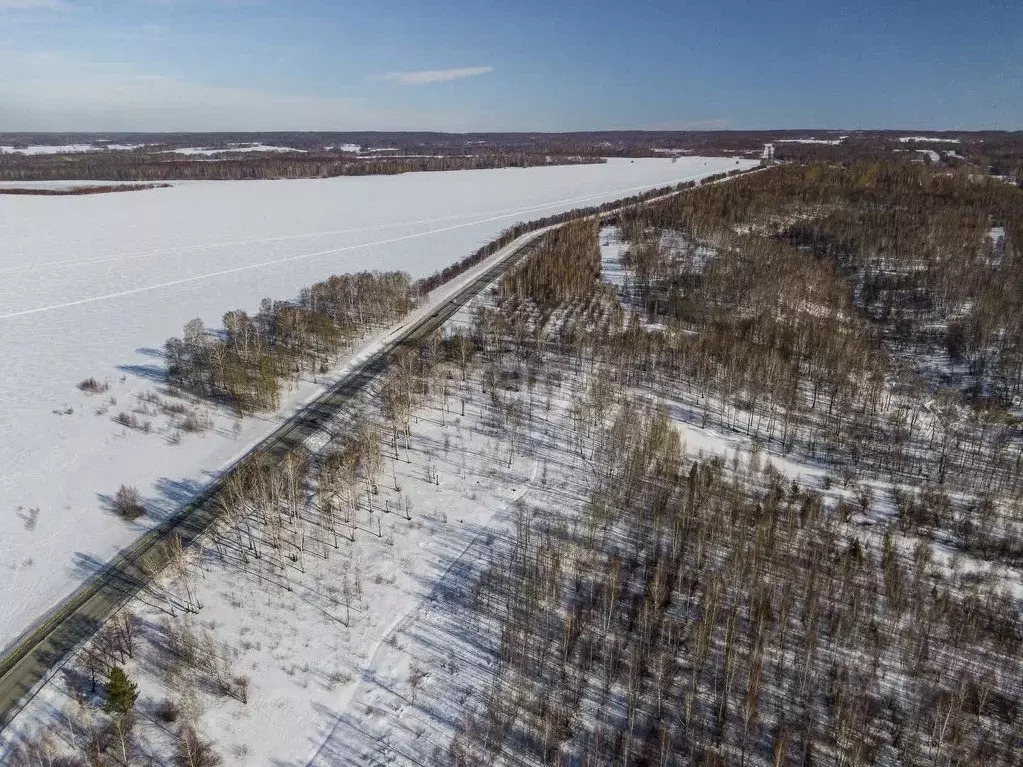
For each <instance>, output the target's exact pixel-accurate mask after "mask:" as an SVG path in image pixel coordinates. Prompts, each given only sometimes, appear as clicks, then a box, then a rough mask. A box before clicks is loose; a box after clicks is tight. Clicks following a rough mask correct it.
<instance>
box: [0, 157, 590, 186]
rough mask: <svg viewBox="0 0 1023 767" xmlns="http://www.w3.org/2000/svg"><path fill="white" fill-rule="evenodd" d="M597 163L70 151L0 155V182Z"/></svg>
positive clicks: (254, 177) (233, 177) (147, 179)
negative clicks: (222, 155)
mask: <svg viewBox="0 0 1023 767" xmlns="http://www.w3.org/2000/svg"><path fill="white" fill-rule="evenodd" d="M598 162H602V159H600V158H594V157H569V156H563V155H539V154H524V153H481V154H475V155H464V156H455V155H451V156H440V155H438V156H430V157H418V156H417V157H411V156H409V157H387V156H383V157H380V158H375V157H374V158H366V157H357V156H355V155H352V154H348V155H346V154H339V153H320V154H316V155H313V154H300V153H270V154H267V153H260V152H252V153H240V154H236V155H233V156H230V157H216V158H212V159H211V158H188V157H180V156H173V155H172V156H170V157H169V156H168V155H167V154H166V152H162V151H161V152H148V151H142V150H139V151H105V152H80V153H76V154H55V155H22V154H11V153H8V154H0V181H68V180H71V181H75V180H81V181H128V182H160V181H249V180H271V179H299V178H334V177H338V176H386V175H396V174H399V173H417V172H426V171H452V170H489V169H494V168H533V167H540V166H546V165H576V164H591V163H598Z"/></svg>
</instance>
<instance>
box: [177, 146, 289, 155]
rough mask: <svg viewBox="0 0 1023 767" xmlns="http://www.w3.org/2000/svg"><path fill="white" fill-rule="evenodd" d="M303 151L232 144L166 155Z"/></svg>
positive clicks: (286, 147)
mask: <svg viewBox="0 0 1023 767" xmlns="http://www.w3.org/2000/svg"><path fill="white" fill-rule="evenodd" d="M305 151H306V150H305V149H292V148H291V147H290V146H267V145H266V144H232V145H231V146H229V147H227V148H221V149H216V148H214V149H209V148H207V147H195V146H187V147H182V148H181V149H171V150H170V152H168V154H180V155H184V156H186V157H196V156H199V157H212V156H213V155H218V154H227V153H229V152H297V153H299V154H305Z"/></svg>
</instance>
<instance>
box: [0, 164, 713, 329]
mask: <svg viewBox="0 0 1023 767" xmlns="http://www.w3.org/2000/svg"><path fill="white" fill-rule="evenodd" d="M702 175H703V174H699V173H697V174H694V175H692V176H687V177H686V178H683V179H679V180H677V181H675V182H674V183H676V184H677V183H684V182H685V181H689V180H692V179H696V178H700V177H701V176H702ZM651 188H654V187H651V186H650V185H649V184H645V185H643V186H634V187H628V188H625V189H612V190H609V191H603V192H596V193H594V194H590V195H585V196H583V197H575V198H571V199H567V200H561V201H559V202H552V203H549V204H544V205H538V206H535V207H534V208H533V209H518V210H514V211H511V212H501V213H499V214H497V215H494V216H489V217H487V218H482V219H477V220H474V221H468V222H465V223H461V224H452V225H451V226H444V227H440V228H439V229H428V230H426V231H424V232H416V233H414V234H406V235H401V236H398V237H390V238H387V239H384V240H376V241H374V242H363V243H358V244H355V245H344V246H341V247H338V248H329V249H327V250H319V251H315V252H313V253H299V254H298V255H294V256H288V257H286V258H278V259H273V260H270V261H261V262H259V263H255V264H246V265H244V266H236V267H233V268H230V269H221V270H219V271H216V272H208V273H207V274H197V275H192V276H191V277H182V278H181V279H178V280H171V281H169V282H162V283H159V284H156V285H144V286H142V287H138V288H131V289H129V290H121V291H117V292H116V293H106V294H104V295H101V296H92V297H90V298H81V299H77V300H75V301H65V302H64V303H59V304H51V305H50V306H38V307H35V308H32V309H22V310H19V311H14V312H7V313H6V314H0V320H9V319H15V318H17V317H27V316H31V315H34V314H42V313H44V312H52V311H57V310H60V309H70V308H72V307H76V306H85V305H87V304H94V303H98V302H100V301H109V300H111V299H114V298H125V297H127V296H133V295H138V294H140V293H147V292H149V291H153V290H162V289H164V288H171V287H174V286H176V285H187V284H189V283H192V282H200V281H202V280H209V279H215V278H217V277H224V276H227V275H230V274H239V273H241V272H247V271H252V270H253V269H263V268H265V267H268V266H279V265H280V264H287V263H292V262H295V261H304V260H306V259H310V258H318V257H321V256H327V255H335V254H337V253H346V252H350V251H353V250H358V249H360V248H373V247H378V246H381V245H392V244H394V243H397V242H407V241H409V240H414V239H418V238H420V237H428V236H430V235H434V234H443V233H444V232H451V231H455V230H457V229H465V228H467V227H470V226H479V225H480V224H488V223H493V222H495V221H500V220H502V219H505V218H511V217H513V216H518V215H520V214H521V213H525V212H530V211H532V212H535V211H536V210H543V209H546V208H556V207H561V206H563V205H573V204H575V203H580V202H586V201H589V200H593V199H596V198H598V197H613V196H615V195H621V194H626V193H629V192H637V191H641V190H645V189H651ZM197 247H198V246H197Z"/></svg>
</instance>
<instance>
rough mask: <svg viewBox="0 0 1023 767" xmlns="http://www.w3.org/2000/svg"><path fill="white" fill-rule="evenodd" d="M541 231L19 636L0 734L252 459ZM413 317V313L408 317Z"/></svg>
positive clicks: (402, 346)
mask: <svg viewBox="0 0 1023 767" xmlns="http://www.w3.org/2000/svg"><path fill="white" fill-rule="evenodd" d="M542 231H545V230H540V231H537V232H532V233H530V234H526V235H523V236H522V237H520V238H519V239H518V240H516V241H515V242H513V243H511V244H510V245H508V246H507V247H506V248H504V249H503V250H502V251H501V252H500V253H499V254H498V256H497V257H496V258H495V259H494V263H493V265H491V266H490V267H489V268H487V269H486V270H485V271H484V272H482V273H481V274H480V275H479V276H478V277H476V278H474V279H472V280H471V281H470V282H469V283H468V284H466V285H465V286H464V287H462V288H460V289H459V290H458V291H457V292H455V293H454V294H453V295H452V296H451V297H450V298H448V299H447V300H445V301H443V302H442V303H441V304H439V305H438V306H436V307H434V308H433V311H432V313H431V314H428V315H427V316H425V317H422V316H420V317H418V318H415V319H413V320H411V321H410V322H409V324H408V326H407V327H404V328H402V329H401V330H400V331H398V332H397V333H396V334H395V335H394V336H393V337H392V338H390V339H388V340H387V341H386V342H385V343H384V344H383V345H382V346H381V348H380V349H379V350H377V351H376V352H374V353H373V354H372V355H370V356H369V357H368V358H367V359H366V360H364V361H363V362H361V363H360V364H358V366H357V367H356V368H355V369H354V370H352V371H351V372H350V373H349V374H348V375H346V376H345V377H344V378H342V379H341V380H340V381H339V382H338V383H337V384H335V385H334V386H333V387H331V388H330V389H329V390H327V391H326V392H324V393H323V394H321V395H320V396H319V397H318V398H317V399H315V400H314V401H312V402H310V403H309V404H308V405H306V406H305V407H303V408H302V410H300V411H299V412H298V413H296V414H295V415H294V416H292V417H291V418H290V419H288V421H287V422H286V423H285V424H283V425H282V426H281V427H280V428H278V429H277V430H276V431H275V432H274V433H273V434H271V435H270V436H269V437H267V438H266V439H264V440H263V441H262V442H260V443H259V444H258V445H256V447H254V448H253V449H252V450H251V451H250V452H248V453H247V454H246V455H245V456H243V457H242V458H241V459H239V460H238V461H237V462H236V463H235V464H233V465H231V466H230V467H229V468H227V469H226V470H225V471H223V472H221V474H220V475H219V476H218V477H217V478H216V479H215V480H213V481H212V482H211V483H210V484H209V485H207V487H206V488H205V489H204V490H203V492H202V493H201V494H200V495H199V496H197V497H196V498H195V499H193V500H192V501H191V502H190V503H188V504H187V505H185V506H184V507H182V508H181V509H180V510H179V511H178V512H177V513H176V514H175V515H174V516H173V517H172V518H170V519H168V520H167V521H166V522H164V523H163V524H161V525H159V526H158V527H156V528H154V529H153V530H151V531H149V532H148V533H146V534H145V535H144V536H142V537H141V538H140V539H139V540H138V541H136V542H135V543H134V544H132V545H131V546H130V547H128V548H127V549H124V550H123V551H122V552H121V553H120V554H118V555H117V556H116V557H114V559H112V560H111V561H110V562H109V563H108V564H107V565H106V566H105V567H104V568H103V570H101V571H100V572H99V573H97V574H96V575H95V576H93V577H92V578H90V579H89V580H87V581H86V582H85V583H83V584H82V585H81V586H79V587H78V589H76V590H75V591H74V592H73V593H72V594H71V595H70V596H68V597H67V598H66V599H65V600H63V601H62V602H61V603H60V604H58V605H57V606H56V607H54V608H53V609H52V610H50V611H49V612H48V613H47V614H46V615H45V616H43V618H41V619H40V620H39V621H38V622H37V623H36V624H35V625H34V626H32V627H31V628H30V629H29V630H28V631H26V632H25V633H24V634H22V635H21V637H19V638H18V639H17V640H15V642H14V643H13V644H12V645H11V646H10V647H8V648H7V649H6V650H5V652H4V654H3V656H2V657H0V731H2V729H3V728H4V727H6V726H7V724H9V723H10V721H11V720H12V719H13V717H14V716H15V715H16V714H17V713H18V711H20V710H21V708H22V707H23V706H24V704H25V703H26V702H27V700H28V699H29V693H31V692H32V691H33V690H34V689H35V688H36V686H37V685H38V683H39V682H40V681H41V680H42V679H43V678H44V677H45V676H46V675H47V674H48V673H49V671H50V670H51V669H53V668H54V667H55V666H56V665H57V664H58V663H60V661H62V660H63V659H64V658H65V657H66V656H67V655H68V653H70V652H71V651H72V650H74V649H75V648H76V647H77V646H78V645H79V644H81V643H82V642H83V641H84V640H86V639H88V638H89V637H90V636H92V635H93V634H94V633H95V632H96V631H97V630H98V629H99V627H100V626H101V625H102V624H103V623H104V621H106V619H107V618H109V617H110V616H111V615H112V614H113V613H114V612H115V611H116V610H117V609H118V608H119V607H120V606H121V605H122V604H124V603H125V601H127V600H128V599H130V598H131V597H132V596H134V595H135V594H136V593H138V591H139V590H140V589H142V588H143V587H144V586H145V585H146V583H148V581H149V580H150V579H151V574H152V573H154V572H156V571H158V570H160V569H162V568H163V567H164V566H165V565H166V564H167V562H168V559H169V556H168V554H169V542H170V541H171V540H173V537H174V536H175V535H177V536H180V538H181V542H182V545H185V546H187V545H189V544H191V543H192V542H194V541H195V540H196V539H197V538H198V537H199V536H201V535H202V534H203V533H204V532H205V531H206V529H207V528H208V527H209V526H210V524H211V523H212V522H213V521H214V520H215V519H216V516H217V513H218V512H217V508H218V504H217V501H216V497H217V495H218V493H219V492H220V490H221V488H222V487H223V485H224V484H225V483H226V481H227V479H228V478H229V477H230V476H231V474H232V473H233V472H234V471H235V470H236V469H237V468H238V467H239V466H240V465H241V464H242V463H243V462H244V461H246V460H248V459H250V458H251V457H252V456H254V455H256V454H259V453H265V454H268V455H270V456H284V455H285V454H286V453H288V452H289V451H291V450H293V449H294V448H296V447H298V446H300V445H302V444H304V443H305V442H306V440H307V439H308V438H309V437H311V436H312V435H314V434H316V433H318V432H320V431H321V430H322V429H323V427H324V426H325V425H326V424H327V423H329V422H330V421H331V420H332V419H334V418H335V417H337V416H338V414H339V413H341V411H342V410H343V409H344V408H345V407H347V406H349V405H351V404H352V403H353V402H354V401H355V400H357V398H358V397H359V395H361V394H362V393H364V392H365V391H366V390H367V389H368V388H369V386H370V385H371V384H372V383H373V382H374V381H375V380H377V379H378V378H379V377H380V376H381V375H382V374H383V372H384V371H386V370H387V368H388V366H389V365H390V363H391V361H392V359H393V358H394V357H395V356H396V355H398V354H400V353H401V352H402V351H404V350H406V349H409V348H418V345H419V343H420V342H421V341H422V340H423V339H424V338H427V337H429V336H430V335H431V334H432V333H433V332H434V331H436V330H437V329H438V328H440V327H441V326H442V325H443V324H444V323H445V322H446V321H447V320H448V319H450V318H451V317H452V315H454V314H455V312H457V311H458V310H459V309H460V308H461V307H462V306H464V305H465V304H466V303H468V301H469V300H470V299H471V298H473V297H474V296H476V295H477V294H479V293H480V292H481V291H483V290H484V289H485V288H486V286H487V285H489V284H490V283H491V282H493V281H494V280H496V279H497V278H498V277H499V276H500V275H501V273H502V272H504V271H505V270H506V269H508V268H509V267H510V266H512V265H513V264H515V263H516V262H518V261H519V260H520V259H521V258H522V257H523V256H525V255H526V254H527V253H528V252H529V245H530V243H531V242H532V241H533V240H534V239H535V238H536V237H537V236H539V235H540V234H541V233H542ZM413 317H415V315H413Z"/></svg>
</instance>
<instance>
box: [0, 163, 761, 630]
mask: <svg viewBox="0 0 1023 767" xmlns="http://www.w3.org/2000/svg"><path fill="white" fill-rule="evenodd" d="M749 164H750V163H749V162H747V161H743V163H742V167H744V166H747V165H749ZM736 167H737V164H736V161H735V160H733V159H730V158H710V159H705V158H684V159H680V160H678V161H677V162H670V161H668V160H656V159H655V160H637V161H635V162H630V161H625V160H618V161H614V160H612V161H611V162H609V163H608V164H606V165H588V166H573V167H555V168H543V169H531V170H498V171H479V172H459V173H433V174H412V175H403V176H395V177H371V178H358V179H332V180H308V181H271V182H238V183H234V182H209V183H205V182H200V183H181V184H176V185H175V186H174V187H172V188H168V189H159V190H151V191H146V192H142V193H129V194H124V195H114V196H110V195H99V196H94V197H81V198H78V197H76V198H49V197H41V198H36V197H6V198H0V275H2V277H3V279H2V281H0V296H2V304H0V306H2V308H0V328H2V335H0V339H2V340H0V345H2V352H3V353H2V356H0V380H2V381H3V384H4V385H3V387H2V389H0V404H2V408H0V433H2V434H3V437H2V442H0V461H2V462H3V464H2V465H3V466H4V471H3V474H2V476H0V503H2V512H0V561H2V562H3V567H4V568H5V573H4V575H5V577H4V578H3V579H2V585H0V615H3V621H2V622H0V645H6V644H7V643H9V642H10V641H11V640H12V639H13V638H14V637H15V636H16V635H17V634H18V633H19V632H20V631H21V630H22V629H24V628H25V627H26V626H27V625H28V624H29V623H30V622H31V621H32V620H33V619H34V618H35V617H37V616H38V615H39V614H40V613H41V612H42V611H43V610H44V609H45V608H46V607H48V606H49V605H51V604H53V603H54V602H56V601H57V600H58V599H59V598H60V597H62V596H63V595H64V594H66V593H67V592H68V591H69V590H70V589H71V588H72V587H73V586H74V585H76V584H77V583H78V582H79V581H80V580H81V579H82V578H83V577H85V576H87V575H88V574H90V573H91V572H93V571H94V570H95V568H96V567H97V566H98V565H99V563H101V562H103V561H105V560H107V559H108V558H109V557H110V556H112V555H113V554H114V553H115V552H116V551H117V550H118V549H119V548H120V547H122V546H124V545H125V544H127V543H128V542H130V541H131V540H132V539H134V538H135V537H137V536H138V535H139V534H140V533H141V532H142V531H143V530H144V529H146V528H147V527H148V526H150V525H152V524H155V523H156V522H157V521H159V520H160V519H162V518H164V517H165V516H166V515H167V514H168V513H170V512H171V510H173V509H174V508H175V507H176V506H177V505H179V504H180V503H181V502H182V501H183V500H184V499H186V498H187V497H188V496H189V495H191V494H192V493H193V492H194V491H195V490H197V489H198V488H199V487H200V486H201V485H202V484H203V483H204V482H205V481H207V480H208V478H209V477H210V475H211V472H215V471H216V470H217V468H218V467H220V466H223V465H224V464H225V463H227V462H229V461H230V460H231V459H232V458H233V457H235V456H236V455H238V454H239V453H241V452H244V450H245V449H246V448H247V446H249V445H251V444H253V443H254V442H255V441H257V440H258V439H259V438H260V437H261V436H263V435H264V434H266V433H268V432H269V431H270V430H271V429H272V428H273V426H274V425H275V424H276V423H277V422H278V419H277V418H266V419H251V420H249V421H247V422H245V423H242V424H239V425H238V426H237V427H235V424H234V423H233V419H231V418H230V417H227V416H224V415H222V414H219V413H217V412H208V413H205V415H206V416H208V417H209V419H210V422H211V424H212V428H211V429H210V430H209V431H207V432H205V433H204V434H196V435H185V437H184V439H183V440H182V441H181V443H180V444H174V440H173V439H172V437H173V434H172V433H171V430H170V428H169V426H168V425H167V424H166V423H163V424H162V425H161V423H160V422H159V421H154V426H155V428H154V429H153V430H152V431H151V432H150V433H142V432H140V431H135V430H128V429H125V428H124V427H122V426H119V425H118V424H117V423H115V422H114V420H113V417H114V416H116V415H117V414H118V413H119V412H121V411H128V412H131V411H132V410H138V411H142V412H140V415H143V418H145V417H146V416H145V412H144V411H146V409H147V405H146V404H144V403H141V402H139V401H138V400H137V399H136V396H137V395H138V394H141V393H144V392H148V391H152V390H159V389H160V387H161V378H162V372H163V365H162V359H161V357H160V350H161V348H162V345H163V343H164V341H165V340H166V339H167V338H168V337H170V336H172V335H178V334H180V332H181V328H182V326H183V324H184V323H185V322H187V321H188V320H190V319H192V318H193V317H200V318H202V319H203V321H204V322H205V323H206V324H207V325H209V326H219V324H220V317H221V316H222V315H223V314H224V312H226V311H228V310H230V309H234V308H243V309H246V310H248V311H255V310H256V309H257V308H258V305H259V301H260V300H261V299H262V298H263V297H266V296H271V297H273V298H276V299H290V298H293V297H295V296H296V295H297V293H298V291H299V290H300V289H301V288H302V287H303V286H306V285H308V284H310V283H312V282H315V281H316V280H319V279H322V278H324V277H326V276H328V275H330V274H333V273H340V272H346V271H358V270H363V269H370V270H372V269H380V270H386V269H405V270H407V271H408V272H409V273H411V274H412V275H413V276H414V277H417V276H423V275H425V274H428V273H431V272H433V271H435V270H436V269H439V268H441V267H444V266H446V265H448V264H450V263H452V262H454V261H456V260H458V259H459V258H461V257H463V256H465V255H466V254H467V253H468V252H470V251H471V250H473V249H474V248H476V247H477V246H478V245H480V244H482V243H483V242H485V241H487V240H489V239H490V238H492V237H493V236H494V235H496V234H497V233H498V232H500V231H501V230H502V229H503V228H505V227H506V226H508V225H510V224H512V223H514V222H516V221H521V220H528V219H531V218H538V217H541V216H544V215H548V214H551V213H555V212H558V211H563V210H567V209H571V208H574V207H580V206H584V205H590V204H594V203H599V202H603V201H606V200H612V199H615V198H618V197H622V196H626V195H629V194H632V193H635V192H637V191H640V190H642V189H645V188H649V187H654V186H661V185H665V184H669V183H675V182H679V181H684V180H689V179H693V178H698V177H700V176H703V175H708V174H712V173H718V172H722V171H726V170H731V169H734V168H736ZM88 377H95V378H96V379H97V380H98V381H100V382H101V383H103V384H104V385H109V389H108V390H107V391H106V392H104V393H102V394H94V395H89V394H86V393H83V392H81V391H79V390H78V389H77V388H76V386H77V384H78V383H79V382H80V381H82V380H83V379H86V378H88ZM317 389H318V385H317V383H315V382H308V383H306V384H304V385H303V386H301V387H299V389H298V390H296V391H293V392H291V394H290V396H289V398H288V401H287V402H286V403H285V408H284V410H283V412H288V411H289V410H291V409H293V408H294V407H295V406H296V405H297V404H298V403H299V402H301V401H303V400H306V399H308V398H309V397H310V396H312V395H313V394H315V392H316V391H317ZM121 483H127V484H134V485H137V486H138V487H139V488H140V490H141V491H142V494H143V496H144V499H145V501H146V505H147V507H148V509H149V513H148V514H147V516H146V517H144V518H143V519H142V520H141V521H140V523H139V524H125V523H124V522H123V521H121V520H119V519H117V518H115V517H114V515H112V514H111V513H110V512H109V511H107V510H106V509H105V506H104V504H105V498H106V496H108V495H109V494H111V493H113V492H114V491H115V490H116V488H117V487H118V486H119V485H120V484H121Z"/></svg>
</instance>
